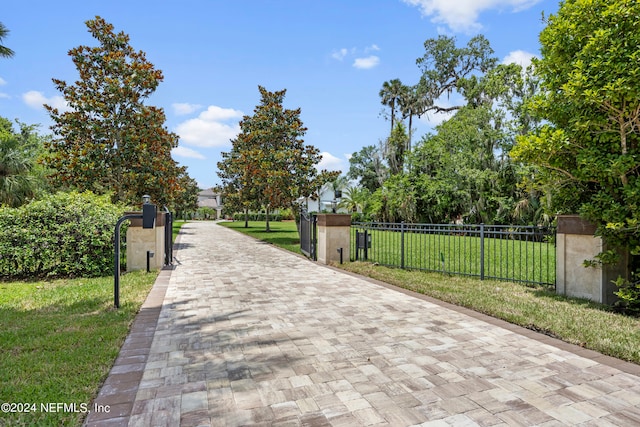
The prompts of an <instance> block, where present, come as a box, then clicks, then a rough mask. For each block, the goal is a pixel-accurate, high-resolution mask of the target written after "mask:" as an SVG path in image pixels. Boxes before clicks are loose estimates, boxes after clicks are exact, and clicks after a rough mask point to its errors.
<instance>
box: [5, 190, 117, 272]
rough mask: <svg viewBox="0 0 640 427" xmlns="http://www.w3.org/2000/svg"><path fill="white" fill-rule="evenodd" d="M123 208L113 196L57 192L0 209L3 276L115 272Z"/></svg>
mask: <svg viewBox="0 0 640 427" xmlns="http://www.w3.org/2000/svg"><path fill="white" fill-rule="evenodd" d="M123 213H124V208H123V207H122V206H117V205H114V204H112V203H111V202H110V200H109V196H96V195H94V194H93V193H90V192H86V193H77V192H72V193H57V194H54V195H49V196H45V197H44V198H43V199H41V200H37V201H33V202H31V203H29V204H27V205H24V206H21V207H19V208H7V207H3V208H0V277H1V278H25V277H78V276H84V277H97V276H104V275H108V274H110V273H111V272H112V271H113V235H114V228H115V224H116V222H117V220H118V217H119V216H121V215H122V214H123Z"/></svg>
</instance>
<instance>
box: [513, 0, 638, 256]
mask: <svg viewBox="0 0 640 427" xmlns="http://www.w3.org/2000/svg"><path fill="white" fill-rule="evenodd" d="M639 26H640V3H638V2H633V1H628V0H608V1H605V0H589V1H586V0H571V1H564V2H562V3H561V4H560V8H559V10H558V13H557V14H556V15H551V16H549V17H548V20H547V26H546V28H545V29H544V30H543V31H542V33H541V34H540V42H541V54H542V57H541V59H539V60H537V61H535V62H534V65H535V72H536V74H537V76H539V78H540V85H541V91H540V93H539V94H538V96H537V97H535V99H534V101H533V102H532V103H531V106H532V108H533V110H534V111H535V112H536V113H537V114H538V115H539V117H540V118H541V119H543V120H545V121H546V124H545V125H544V126H542V127H541V128H540V129H539V130H536V131H534V132H531V133H529V134H528V135H527V136H526V137H522V138H520V139H519V140H518V145H517V146H516V147H515V148H514V150H513V156H514V158H515V159H517V160H518V161H522V162H525V163H528V164H531V165H534V166H536V167H537V168H538V170H539V172H538V174H537V175H536V177H535V180H534V183H535V184H538V187H539V188H542V189H544V190H546V191H547V192H548V193H549V194H550V195H551V196H552V203H553V207H554V209H556V211H557V212H558V213H575V212H578V213H580V214H581V215H582V216H583V217H585V218H586V219H589V220H591V221H593V222H594V223H596V224H597V225H598V230H597V234H599V235H602V236H603V237H604V238H605V241H607V242H608V243H609V244H610V245H611V246H613V247H616V246H617V247H627V248H630V249H631V251H632V253H640V228H639V227H638V224H639V223H638V221H639V220H640V214H639V212H638V197H639V195H640V179H638V178H639V174H640V163H639V161H638V158H639V157H638V156H639V155H640V152H639V147H638V142H639V141H640V86H639V85H638V81H639V77H640V65H639V62H638V58H640V53H639V52H640V32H639V31H638V28H639ZM612 254H613V252H606V253H603V254H602V256H601V257H600V259H601V260H603V261H608V260H610V259H611V255H612Z"/></svg>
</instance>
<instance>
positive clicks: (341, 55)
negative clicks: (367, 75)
mask: <svg viewBox="0 0 640 427" xmlns="http://www.w3.org/2000/svg"><path fill="white" fill-rule="evenodd" d="M379 50H380V48H379V47H378V45H377V44H372V45H370V46H367V47H365V48H364V49H362V48H355V47H354V48H351V49H347V48H344V47H343V48H342V49H338V50H334V51H333V53H332V54H331V57H332V58H333V59H335V60H338V61H343V60H344V59H345V58H347V57H355V58H354V59H353V64H352V66H353V67H354V68H359V69H362V70H367V69H369V68H373V67H375V66H377V65H378V64H380V58H379V57H378V56H376V55H369V56H365V55H368V54H369V53H371V52H377V51H379ZM356 56H357V57H356Z"/></svg>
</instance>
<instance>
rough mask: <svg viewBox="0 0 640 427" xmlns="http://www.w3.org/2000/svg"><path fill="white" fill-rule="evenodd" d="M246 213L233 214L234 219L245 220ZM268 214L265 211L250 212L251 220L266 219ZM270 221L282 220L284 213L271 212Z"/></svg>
mask: <svg viewBox="0 0 640 427" xmlns="http://www.w3.org/2000/svg"><path fill="white" fill-rule="evenodd" d="M244 218H245V215H244V214H243V213H236V214H233V220H234V221H244ZM266 220H267V215H266V214H265V213H264V212H259V213H249V221H266ZM269 221H276V222H277V221H282V215H280V214H269Z"/></svg>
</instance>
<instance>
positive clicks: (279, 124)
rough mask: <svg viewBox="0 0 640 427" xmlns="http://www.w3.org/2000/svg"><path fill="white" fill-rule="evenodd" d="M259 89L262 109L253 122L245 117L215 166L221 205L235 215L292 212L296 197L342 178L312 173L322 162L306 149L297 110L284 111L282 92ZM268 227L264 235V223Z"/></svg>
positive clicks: (256, 111)
mask: <svg viewBox="0 0 640 427" xmlns="http://www.w3.org/2000/svg"><path fill="white" fill-rule="evenodd" d="M258 89H259V91H260V97H261V99H260V104H259V105H258V106H256V108H255V109H254V114H253V115H252V116H245V117H243V119H242V121H241V122H240V129H241V132H240V134H239V135H238V136H237V137H236V138H235V139H234V140H232V141H231V143H232V149H231V151H230V152H225V153H222V158H223V160H222V161H221V162H218V169H219V171H218V176H219V177H220V178H221V179H222V182H223V187H224V188H223V195H224V198H225V204H229V205H230V206H233V207H235V208H236V210H237V211H248V210H257V209H261V208H264V209H265V210H266V211H267V213H269V211H271V210H273V209H278V208H287V207H291V208H294V209H295V205H296V201H297V200H298V199H299V198H300V197H307V196H310V195H312V194H313V193H314V192H315V191H316V190H317V189H318V188H320V187H321V186H322V184H324V183H325V182H328V181H331V180H332V179H334V178H336V177H337V176H338V175H340V172H328V171H321V172H320V173H318V171H317V170H316V168H315V166H316V165H317V164H318V163H319V162H320V160H321V159H322V156H321V155H320V151H319V150H318V149H317V148H315V147H313V146H311V145H305V144H304V140H303V139H302V137H303V136H304V134H305V132H306V131H307V128H305V127H304V126H303V124H302V121H301V120H300V109H299V108H298V109H295V110H290V109H285V108H284V107H283V105H282V103H283V101H284V97H285V94H286V90H281V91H277V92H269V91H267V90H266V89H265V88H264V87H262V86H259V87H258ZM266 225H267V230H268V228H269V222H268V221H267V223H266Z"/></svg>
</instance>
